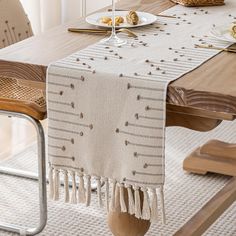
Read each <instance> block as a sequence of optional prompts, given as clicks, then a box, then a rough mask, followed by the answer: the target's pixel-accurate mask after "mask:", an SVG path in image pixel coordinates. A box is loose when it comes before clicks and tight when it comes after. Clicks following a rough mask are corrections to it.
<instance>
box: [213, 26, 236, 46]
mask: <svg viewBox="0 0 236 236" xmlns="http://www.w3.org/2000/svg"><path fill="white" fill-rule="evenodd" d="M211 34H212V36H214V37H215V38H217V39H220V40H222V41H226V42H230V43H236V39H235V38H234V37H233V36H232V35H231V33H230V25H221V26H216V27H214V28H213V29H212V30H211Z"/></svg>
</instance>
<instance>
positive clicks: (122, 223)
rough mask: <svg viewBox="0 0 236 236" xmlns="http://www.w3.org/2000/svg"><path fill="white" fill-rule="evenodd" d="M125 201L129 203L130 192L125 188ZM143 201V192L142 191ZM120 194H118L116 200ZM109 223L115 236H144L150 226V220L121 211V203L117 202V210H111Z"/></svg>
mask: <svg viewBox="0 0 236 236" xmlns="http://www.w3.org/2000/svg"><path fill="white" fill-rule="evenodd" d="M124 194H125V202H126V205H128V192H127V190H126V189H124ZM140 198H141V202H142V198H143V194H142V193H141V192H140ZM117 199H119V195H116V200H117ZM108 225H109V228H110V230H111V232H112V233H113V235H114V236H144V235H145V234H146V233H147V231H148V230H149V228H150V225H151V223H150V221H148V220H141V219H137V218H136V217H135V216H134V215H130V214H128V213H122V212H120V206H119V204H116V211H115V212H110V213H109V216H108Z"/></svg>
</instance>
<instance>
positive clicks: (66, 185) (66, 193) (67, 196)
mask: <svg viewBox="0 0 236 236" xmlns="http://www.w3.org/2000/svg"><path fill="white" fill-rule="evenodd" d="M69 199H70V194H69V177H68V171H67V170H64V200H65V202H66V203H67V202H69Z"/></svg>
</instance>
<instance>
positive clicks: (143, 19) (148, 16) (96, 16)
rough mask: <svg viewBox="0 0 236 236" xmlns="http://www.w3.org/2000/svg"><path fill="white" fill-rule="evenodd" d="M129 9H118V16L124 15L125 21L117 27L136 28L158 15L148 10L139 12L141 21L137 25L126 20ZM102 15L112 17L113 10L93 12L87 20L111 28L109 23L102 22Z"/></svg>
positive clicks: (92, 23) (152, 20) (151, 21)
mask: <svg viewBox="0 0 236 236" xmlns="http://www.w3.org/2000/svg"><path fill="white" fill-rule="evenodd" d="M128 13H129V11H117V12H116V13H115V15H116V16H122V17H123V18H124V20H125V21H124V23H122V24H120V25H119V26H116V28H134V27H140V26H144V25H150V24H152V23H153V22H155V21H156V20H157V16H155V15H153V14H150V13H147V12H139V11H138V12H137V14H138V16H139V23H138V24H137V25H130V24H128V23H127V21H126V16H127V15H128ZM102 17H110V18H112V12H99V13H95V14H92V15H90V16H87V17H86V21H87V22H88V23H89V24H91V25H96V26H101V27H106V28H111V26H108V25H107V24H104V23H102V22H101V18H102Z"/></svg>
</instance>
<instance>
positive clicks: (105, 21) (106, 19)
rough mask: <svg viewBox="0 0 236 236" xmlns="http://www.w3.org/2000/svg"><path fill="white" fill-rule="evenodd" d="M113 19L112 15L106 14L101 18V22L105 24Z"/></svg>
mask: <svg viewBox="0 0 236 236" xmlns="http://www.w3.org/2000/svg"><path fill="white" fill-rule="evenodd" d="M110 21H112V19H111V18H110V17H107V16H104V17H102V18H101V22H102V23H104V24H108V23H109V22H110Z"/></svg>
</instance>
